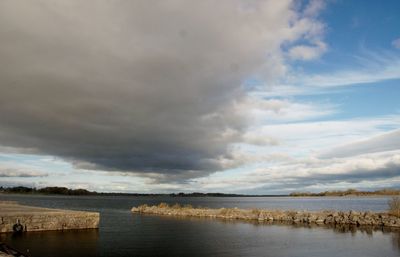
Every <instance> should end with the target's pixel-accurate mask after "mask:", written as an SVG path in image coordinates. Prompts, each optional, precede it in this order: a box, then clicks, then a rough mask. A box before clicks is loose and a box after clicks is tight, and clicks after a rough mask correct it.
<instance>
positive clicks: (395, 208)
mask: <svg viewBox="0 0 400 257" xmlns="http://www.w3.org/2000/svg"><path fill="white" fill-rule="evenodd" d="M388 204H389V213H390V214H392V215H394V216H396V217H400V197H399V196H394V197H393V198H392V199H391V200H389V201H388Z"/></svg>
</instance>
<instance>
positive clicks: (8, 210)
mask: <svg viewBox="0 0 400 257" xmlns="http://www.w3.org/2000/svg"><path fill="white" fill-rule="evenodd" d="M99 221H100V214H99V213H97V212H85V211H70V210H59V209H47V208H39V207H32V206H24V205H19V204H17V203H15V202H6V201H4V202H1V201H0V233H7V232H26V231H28V232H29V231H47V230H67V229H94V228H98V226H99Z"/></svg>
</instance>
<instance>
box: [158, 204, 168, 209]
mask: <svg viewBox="0 0 400 257" xmlns="http://www.w3.org/2000/svg"><path fill="white" fill-rule="evenodd" d="M168 207H169V205H168V204H167V203H160V204H159V205H158V208H168Z"/></svg>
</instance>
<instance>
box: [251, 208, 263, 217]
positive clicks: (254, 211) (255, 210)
mask: <svg viewBox="0 0 400 257" xmlns="http://www.w3.org/2000/svg"><path fill="white" fill-rule="evenodd" d="M260 213H261V210H260V209H252V210H251V214H254V215H257V216H258V215H260Z"/></svg>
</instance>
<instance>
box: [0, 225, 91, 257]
mask: <svg viewBox="0 0 400 257" xmlns="http://www.w3.org/2000/svg"><path fill="white" fill-rule="evenodd" d="M98 235H99V231H98V230H97V229H87V230H70V231H46V232H28V233H24V234H21V235H13V234H12V233H7V234H0V241H3V242H5V243H7V244H9V245H11V246H13V247H14V248H16V249H18V250H20V251H23V252H25V253H28V254H29V255H30V256H33V257H35V256H58V257H63V256H89V257H90V256H98V254H97V239H98Z"/></svg>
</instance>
